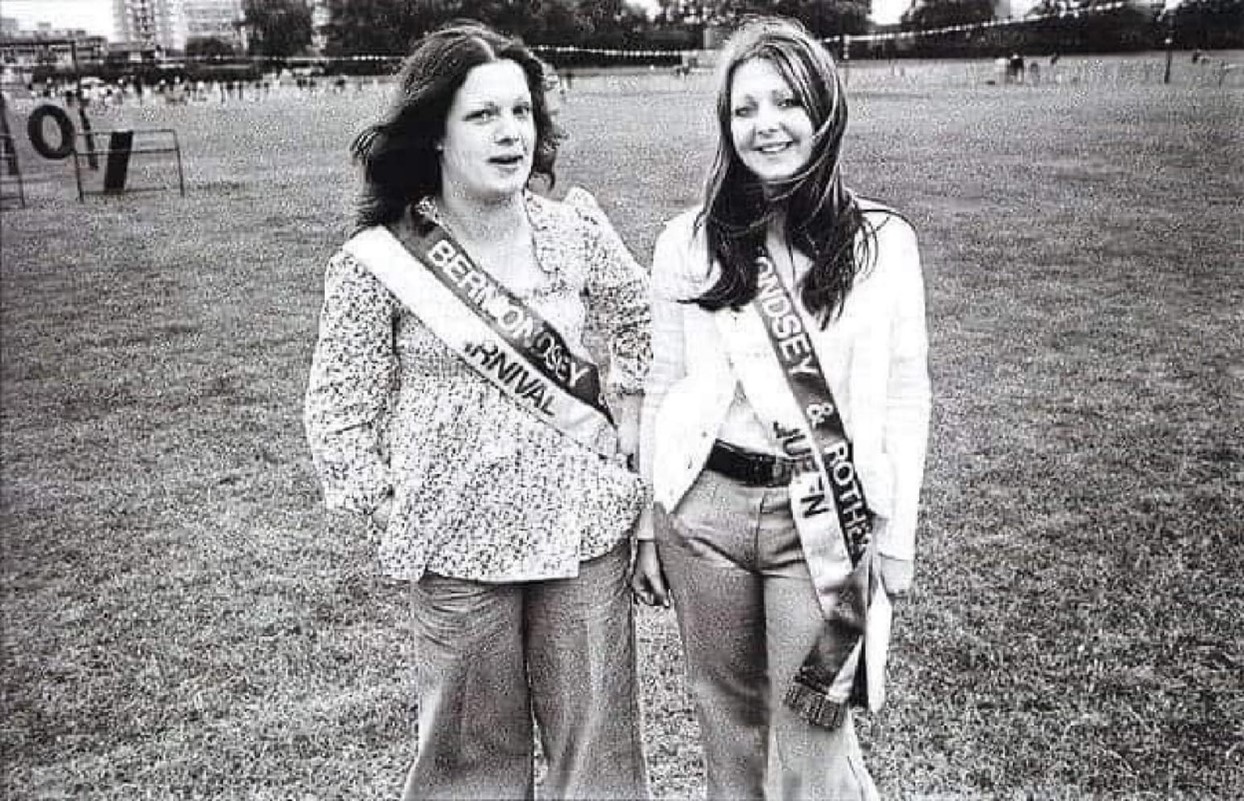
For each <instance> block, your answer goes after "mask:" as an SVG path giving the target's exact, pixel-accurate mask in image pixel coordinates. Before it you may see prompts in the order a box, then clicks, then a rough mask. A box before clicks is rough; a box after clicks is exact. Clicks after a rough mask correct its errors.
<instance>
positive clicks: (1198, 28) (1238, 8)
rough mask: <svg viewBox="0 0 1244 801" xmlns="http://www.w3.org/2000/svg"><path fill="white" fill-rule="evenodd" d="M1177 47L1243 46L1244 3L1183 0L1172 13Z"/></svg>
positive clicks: (1168, 20)
mask: <svg viewBox="0 0 1244 801" xmlns="http://www.w3.org/2000/svg"><path fill="white" fill-rule="evenodd" d="M1171 13H1173V15H1174V18H1173V19H1163V20H1162V22H1163V24H1167V23H1169V22H1173V23H1174V27H1175V44H1176V45H1177V46H1180V47H1206V48H1219V47H1222V48H1226V47H1240V46H1242V45H1244V0H1184V2H1182V3H1180V4H1179V5H1178V6H1176V7H1175V9H1174V11H1173V12H1171Z"/></svg>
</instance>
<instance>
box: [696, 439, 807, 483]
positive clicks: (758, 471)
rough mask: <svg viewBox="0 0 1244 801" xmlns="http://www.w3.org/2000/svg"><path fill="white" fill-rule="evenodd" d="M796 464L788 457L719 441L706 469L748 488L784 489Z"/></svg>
mask: <svg viewBox="0 0 1244 801" xmlns="http://www.w3.org/2000/svg"><path fill="white" fill-rule="evenodd" d="M797 464H799V463H798V462H797V461H796V460H794V459H791V458H789V457H787V456H777V455H774V454H770V453H757V452H756V451H749V450H744V449H743V448H739V447H736V446H734V445H730V444H729V443H726V442H722V441H721V440H717V441H716V442H714V443H713V449H712V450H711V451H709V454H708V462H707V463H706V464H705V467H707V468H708V469H709V470H712V471H713V472H714V473H720V474H721V475H723V476H725V477H727V478H732V479H734V480H735V481H737V482H739V483H740V484H746V485H747V486H749V487H784V486H786V485H787V484H789V483H790V477H791V476H792V475H794V472H795V466H796V465H797Z"/></svg>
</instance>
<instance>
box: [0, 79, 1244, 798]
mask: <svg viewBox="0 0 1244 801" xmlns="http://www.w3.org/2000/svg"><path fill="white" fill-rule="evenodd" d="M1156 57H1157V56H1150V58H1156ZM920 74H921V73H919V72H918V71H916V70H914V69H913V71H912V72H911V73H910V74H909V75H907V76H904V79H903V80H893V81H886V80H883V79H880V78H877V79H876V80H872V81H859V86H858V94H857V95H856V97H855V100H854V105H853V118H852V128H851V131H850V133H849V144H848V151H849V152H848V156H847V161H848V164H847V172H848V177H849V180H850V182H851V183H852V184H853V185H854V186H855V187H856V188H857V189H858V190H859V191H860V192H861V193H862V194H865V195H868V196H871V197H875V198H878V199H880V200H883V201H885V202H888V203H890V204H892V205H894V206H895V207H897V208H899V209H901V210H903V211H904V212H905V213H906V214H907V215H908V216H909V217H910V218H911V219H912V221H913V223H914V224H915V226H916V228H917V230H918V231H919V232H920V235H921V243H922V251H923V255H924V258H925V270H926V280H927V283H928V293H929V322H930V334H931V338H932V355H931V358H932V365H931V367H932V373H933V380H934V390H935V414H934V430H933V439H932V443H931V450H930V459H929V471H928V478H927V484H926V491H925V494H924V513H923V514H924V516H923V522H922V528H921V533H920V537H919V561H918V574H917V589H916V592H915V594H914V596H913V597H912V598H911V600H910V601H909V602H907V604H906V605H905V606H904V607H903V608H902V609H901V610H900V612H899V616H898V621H897V631H896V635H895V636H896V643H895V648H894V652H893V656H892V670H891V692H890V701H889V704H888V706H887V707H886V708H885V709H884V710H883V711H882V712H881V713H879V714H878V715H876V716H873V717H871V718H865V719H862V720H861V724H860V728H861V735H862V738H863V740H864V743H865V748H866V749H867V752H868V762H869V764H870V766H871V768H872V770H873V772H874V775H875V776H876V777H877V779H878V781H879V784H880V785H881V787H882V790H883V793H884V795H885V796H886V797H887V798H891V797H893V798H930V797H935V798H982V799H984V798H1008V799H1010V798H1039V799H1045V798H1086V797H1096V798H1129V799H1130V798H1137V799H1163V798H1175V797H1183V798H1190V799H1206V798H1217V799H1228V798H1233V797H1235V796H1236V795H1237V793H1238V791H1239V788H1240V787H1241V786H1242V784H1244V746H1242V745H1241V744H1242V743H1244V678H1242V677H1244V638H1242V634H1241V627H1242V625H1244V582H1242V581H1241V576H1244V536H1242V534H1244V525H1242V523H1241V520H1244V271H1242V270H1244V266H1242V264H1241V254H1242V251H1244V248H1242V243H1244V229H1242V223H1241V219H1242V217H1241V196H1242V195H1244V179H1242V178H1241V172H1240V166H1239V165H1240V164H1242V163H1244V137H1242V136H1241V133H1240V130H1241V129H1240V127H1239V124H1240V119H1241V111H1242V110H1244V89H1242V88H1241V87H1240V86H1239V85H1238V83H1234V84H1233V83H1228V84H1227V85H1225V86H1222V87H1219V86H1217V85H1216V84H1214V83H1213V82H1206V81H1201V82H1185V83H1177V84H1176V85H1172V86H1169V87H1168V86H1163V85H1161V84H1151V83H1142V82H1126V81H1125V82H1121V83H1120V82H1117V81H1116V82H1114V83H1111V82H1105V81H1103V82H1095V83H1094V82H1084V83H1079V84H1075V85H1071V84H1062V85H1055V84H1052V83H1050V84H1043V85H1041V86H1038V87H1000V86H987V85H980V84H977V85H967V84H965V83H960V82H951V81H937V80H932V79H928V80H918V79H917V76H919V75H920ZM378 103H379V97H378V95H375V94H370V93H364V94H361V95H355V94H346V95H341V96H336V95H327V96H320V97H302V98H300V97H293V98H285V99H279V100H276V99H274V100H271V101H269V102H267V103H258V104H230V105H227V106H224V107H222V106H220V105H218V104H211V105H199V106H188V107H165V106H153V105H148V106H144V107H142V108H138V107H134V106H130V107H126V108H123V109H120V110H110V111H108V112H107V113H106V114H100V115H98V116H97V118H96V121H95V124H96V127H97V128H99V127H106V126H108V125H110V124H112V123H116V124H132V125H139V126H159V127H164V126H168V127H173V128H175V129H176V130H177V132H178V135H179V136H180V138H181V142H182V147H183V149H184V157H185V164H186V177H187V182H188V193H187V196H186V197H185V198H184V199H183V198H181V197H179V196H178V194H177V192H176V191H166V192H156V193H134V194H127V195H124V196H120V197H91V198H88V200H87V202H86V203H85V204H79V203H78V202H77V199H76V192H75V188H74V178H73V170H72V168H71V167H70V166H69V164H68V163H66V162H61V163H55V164H53V163H51V162H46V161H42V160H39V159H37V158H36V157H34V156H33V154H31V153H30V151H29V147H28V146H27V145H26V144H25V142H24V139H25V137H24V136H21V137H20V139H21V140H22V141H21V142H19V145H20V146H21V147H22V148H23V149H22V150H21V154H22V156H23V165H24V166H25V167H26V172H27V175H28V178H29V180H28V184H27V187H26V189H27V199H28V205H27V207H26V208H25V209H10V210H7V211H5V212H4V215H3V217H2V218H0V225H2V226H3V229H2V236H3V239H2V244H3V250H2V256H3V266H2V273H0V278H2V283H0V315H2V316H0V322H2V325H3V337H2V339H0V437H2V439H0V447H2V456H3V459H2V462H0V502H2V506H0V510H2V512H3V591H4V596H3V652H4V662H3V711H2V716H3V718H2V722H0V748H2V751H0V763H3V768H4V771H5V778H4V785H3V786H4V790H5V797H7V798H11V799H15V800H16V799H62V798H92V799H118V800H120V799H127V800H128V799H138V798H150V799H173V798H176V799H181V798H222V799H225V798H237V799H299V800H302V799H351V800H352V799H372V798H376V799H380V798H391V797H394V796H395V794H396V792H397V789H398V787H399V786H400V783H401V780H402V778H403V773H404V770H405V767H406V765H407V763H408V761H409V759H410V757H411V753H412V742H413V737H412V734H413V699H412V697H411V675H410V672H409V668H408V665H409V661H410V655H411V645H410V642H409V639H408V636H407V620H406V610H405V605H404V598H403V590H402V587H401V586H400V585H396V584H392V583H389V582H385V581H382V580H379V579H377V578H376V577H375V576H374V574H373V571H372V567H373V564H372V555H371V543H369V542H368V541H367V540H366V538H365V536H364V535H363V532H362V531H361V530H360V529H359V528H358V527H355V526H353V525H352V524H350V523H348V522H347V521H341V520H336V519H329V518H327V517H326V515H325V514H324V513H323V512H322V510H321V508H320V505H319V495H318V490H317V487H316V485H315V483H314V479H313V476H312V474H311V470H310V464H309V458H308V455H307V451H306V447H305V445H304V441H303V436H302V430H301V423H300V420H299V413H300V403H301V396H302V391H303V387H304V382H305V376H306V370H307V366H308V361H309V357H310V350H311V347H312V344H313V336H314V331H315V325H316V314H317V311H318V303H319V296H320V281H321V275H322V269H323V265H324V263H325V261H326V259H327V258H328V256H329V255H330V254H331V253H332V251H333V249H334V248H335V246H336V245H337V244H338V243H339V242H340V241H341V240H342V238H343V236H344V235H345V233H346V229H347V226H348V219H347V215H348V211H349V207H350V198H351V193H352V191H353V184H352V181H353V177H352V174H351V171H350V168H349V165H348V163H347V160H346V156H345V153H346V146H347V144H348V142H349V139H350V138H351V135H352V134H353V133H354V132H355V131H356V130H357V129H358V128H359V127H360V126H361V125H362V124H363V123H364V122H365V121H366V120H368V119H369V117H370V116H371V114H372V113H373V112H374V110H375V109H376V107H377V105H378ZM710 105H711V104H710V97H709V95H708V90H707V82H706V81H704V80H702V79H692V80H691V81H689V82H684V83H679V82H676V81H674V80H673V79H668V78H665V77H661V78H657V77H654V78H652V79H650V80H645V79H643V77H642V76H639V77H637V78H633V79H628V80H617V81H610V80H607V79H605V78H599V79H587V78H585V79H582V80H579V81H576V83H575V87H574V91H573V93H572V94H571V95H570V96H569V98H568V102H567V105H566V108H565V111H564V112H563V122H564V124H565V126H566V127H567V128H568V129H569V130H570V132H571V138H570V139H569V140H568V141H567V143H566V145H565V148H564V150H563V155H562V158H561V160H560V181H559V184H558V186H557V188H556V189H555V190H554V193H555V194H558V193H560V192H562V191H564V190H565V189H566V188H568V187H569V186H571V185H574V184H581V185H583V186H586V187H588V188H589V189H591V190H593V191H594V192H595V193H596V194H597V195H598V197H599V198H600V200H601V202H602V204H603V205H604V206H605V208H606V209H607V211H609V213H610V214H611V216H612V218H613V220H614V221H615V222H616V224H617V226H618V228H619V230H620V231H621V233H622V234H623V236H624V238H625V239H626V240H627V242H628V243H629V244H630V245H631V246H632V247H633V249H634V250H635V252H636V253H637V254H639V256H640V259H641V261H643V260H646V259H647V258H648V256H649V254H650V251H651V246H652V243H653V240H654V239H655V237H656V234H657V232H658V231H659V230H660V226H661V223H662V220H664V219H665V218H667V217H669V216H671V215H672V214H673V213H674V212H676V211H677V210H680V209H681V208H683V207H685V206H687V205H690V204H692V203H694V202H695V200H696V197H697V194H698V187H699V185H700V181H701V177H702V175H703V169H704V167H705V165H706V163H707V159H708V157H709V153H710V148H711V144H712V131H711V128H710V126H709V124H708V122H707V120H706V118H705V116H704V115H705V114H706V113H707V109H708V108H709V107H710ZM15 122H16V125H15V127H17V128H18V130H19V131H24V121H22V120H20V118H19V119H18V120H16V121H15ZM169 175H170V167H169V165H168V164H167V162H162V163H160V164H156V165H155V166H150V165H149V166H148V167H141V165H136V166H135V173H134V176H133V178H134V181H135V184H136V185H142V184H143V183H144V182H146V183H151V182H154V181H159V180H167V179H168V177H169ZM94 180H96V181H98V178H97V177H96V178H94ZM8 191H10V187H8V186H7V185H6V193H7V192H8ZM640 636H641V645H642V649H641V654H640V663H641V672H642V679H643V687H644V693H645V696H644V700H645V705H646V709H647V715H646V722H645V741H646V742H647V744H648V755H649V759H650V762H651V768H652V775H653V786H654V791H655V793H656V795H657V797H659V798H661V799H672V798H688V797H696V796H697V794H698V793H699V792H700V790H699V787H700V782H701V771H702V766H701V763H700V759H699V750H698V746H697V743H696V727H695V722H694V719H693V716H692V714H691V711H690V707H689V704H688V701H687V698H686V696H685V694H684V691H683V689H682V685H681V669H682V667H681V661H680V659H681V657H680V653H679V646H678V643H677V637H676V633H675V629H674V625H673V620H672V617H671V614H670V613H668V612H650V611H644V612H643V613H641V615H640Z"/></svg>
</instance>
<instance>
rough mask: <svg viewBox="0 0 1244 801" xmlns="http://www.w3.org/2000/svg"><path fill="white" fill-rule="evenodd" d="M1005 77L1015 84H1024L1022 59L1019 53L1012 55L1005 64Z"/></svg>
mask: <svg viewBox="0 0 1244 801" xmlns="http://www.w3.org/2000/svg"><path fill="white" fill-rule="evenodd" d="M1007 77H1008V78H1009V79H1010V80H1012V81H1014V82H1015V83H1023V82H1024V57H1023V56H1021V55H1020V54H1019V53H1012V54H1011V58H1010V60H1009V61H1008V63H1007Z"/></svg>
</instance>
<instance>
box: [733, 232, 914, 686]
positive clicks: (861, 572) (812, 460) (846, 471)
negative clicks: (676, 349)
mask: <svg viewBox="0 0 1244 801" xmlns="http://www.w3.org/2000/svg"><path fill="white" fill-rule="evenodd" d="M756 264H757V268H758V270H760V291H759V293H758V295H757V298H756V300H755V301H754V302H753V303H751V304H748V305H747V306H745V307H743V308H741V309H739V310H737V311H735V310H730V309H723V310H721V311H719V312H717V313H716V314H715V315H714V317H715V318H716V321H717V326H718V330H719V332H720V333H721V336H722V339H723V341H724V343H725V347H726V352H727V354H728V357H729V360H730V364H731V367H732V369H733V370H734V373H735V375H736V377H737V378H738V379H739V382H740V383H741V384H742V385H743V390H744V392H745V393H746V395H747V399H748V402H749V403H750V404H751V406H752V408H753V410H754V411H755V412H756V415H757V416H758V417H759V418H760V419H761V420H762V421H764V422H765V424H766V425H767V426H768V428H769V432H770V434H771V436H772V437H773V440H774V442H775V443H776V444H777V445H778V446H779V447H780V448H781V449H782V451H783V452H784V453H785V454H786V455H788V456H791V457H793V458H796V459H798V460H800V462H801V464H800V467H799V469H797V470H796V471H795V474H794V475H793V477H792V479H791V483H790V498H791V512H792V515H793V517H794V520H795V527H796V529H797V530H798V532H799V540H800V544H801V545H802V548H803V552H804V557H805V559H806V561H807V563H808V569H809V572H810V574H811V576H812V582H813V585H814V587H815V589H816V596H817V600H818V601H819V602H820V605H821V611H822V613H823V614H824V616H825V617H826V619H827V620H832V619H834V617H835V616H837V617H838V618H839V619H842V618H843V616H844V615H846V616H847V617H848V618H849V619H850V622H851V624H852V627H854V628H858V629H859V631H860V632H861V633H862V635H863V636H859V637H858V638H848V639H854V642H844V643H843V645H844V646H848V647H849V651H845V652H844V654H843V656H844V658H843V659H842V661H841V665H839V666H838V667H839V668H840V669H839V670H838V673H837V676H836V678H835V680H834V682H833V686H832V687H831V688H830V691H829V695H830V696H831V697H832V699H833V700H834V701H836V702H838V703H840V704H846V703H847V701H848V700H850V698H851V696H852V687H853V685H854V683H855V681H856V674H857V671H858V670H859V668H860V667H861V662H860V660H861V657H862V658H863V665H862V666H863V667H864V670H865V673H864V678H865V679H866V685H867V686H866V688H864V689H865V690H866V694H867V705H868V707H869V708H871V709H878V708H880V706H881V705H882V703H883V702H884V698H885V687H884V678H885V660H886V652H887V647H888V642H889V633H890V621H891V617H892V609H891V606H890V602H889V599H888V598H887V596H886V594H885V592H884V590H883V589H882V587H881V585H880V581H879V579H878V577H877V576H876V574H875V571H874V568H873V561H874V551H875V549H874V546H873V544H872V542H871V538H870V536H869V535H870V532H871V518H870V517H869V516H868V514H867V509H866V508H865V505H864V498H863V492H862V487H860V486H859V484H858V479H857V478H856V476H855V468H854V463H853V459H852V458H851V451H850V442H849V440H847V439H846V437H845V432H835V431H832V430H827V429H826V428H824V427H822V426H818V425H816V423H820V422H821V421H822V420H823V419H825V418H826V417H827V416H828V415H829V414H833V413H834V410H833V409H832V404H833V402H834V401H833V397H832V393H831V391H830V389H829V387H828V384H827V383H825V381H824V376H823V374H822V373H821V370H820V367H819V359H818V358H817V355H816V345H815V342H814V339H813V337H812V336H811V335H810V334H809V332H810V331H811V330H815V322H814V321H812V320H810V319H809V315H807V313H806V312H805V311H804V310H803V309H802V308H801V306H802V304H799V303H797V302H795V301H794V300H793V298H791V296H790V293H789V292H788V291H786V289H785V287H784V286H782V284H781V281H780V280H779V279H778V277H777V274H776V272H775V271H774V270H773V266H772V261H771V260H769V259H768V257H767V256H766V257H761V258H759V259H757V262H756ZM760 304H768V305H767V306H766V307H765V310H764V312H763V313H762V311H761V309H760V308H758V307H759V306H760ZM766 318H768V322H766ZM794 381H802V382H805V385H806V384H807V383H816V382H818V381H819V382H820V384H823V387H818V389H822V390H823V398H822V399H819V400H817V399H813V400H811V401H809V400H808V398H807V397H806V392H805V393H803V395H804V397H803V400H804V401H805V402H804V403H801V402H800V395H801V393H799V392H798V391H797V390H796V389H795V388H794V387H793V386H792V382H794ZM831 482H838V484H837V486H836V487H835V486H834V485H833V484H832V483H831ZM852 487H854V489H852ZM835 490H836V492H837V494H838V495H839V497H840V498H842V499H844V501H845V502H844V503H842V504H836V503H835ZM855 492H858V499H855V498H854V493H855ZM843 521H845V523H846V525H847V526H849V530H848V532H847V535H845V536H844V533H843ZM852 551H854V552H855V553H854V558H853V555H852ZM860 617H862V618H863V619H858V618H860Z"/></svg>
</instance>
